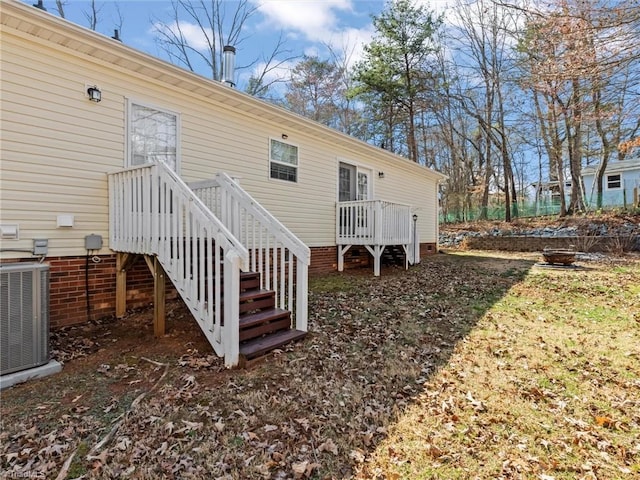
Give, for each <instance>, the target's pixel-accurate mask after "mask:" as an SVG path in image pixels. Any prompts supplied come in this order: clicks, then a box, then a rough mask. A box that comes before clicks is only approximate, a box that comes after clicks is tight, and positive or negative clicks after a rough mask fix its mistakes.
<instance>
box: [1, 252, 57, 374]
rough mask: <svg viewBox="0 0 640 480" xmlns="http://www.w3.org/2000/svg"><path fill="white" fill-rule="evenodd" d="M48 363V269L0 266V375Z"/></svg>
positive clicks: (21, 264) (37, 266)
mask: <svg viewBox="0 0 640 480" xmlns="http://www.w3.org/2000/svg"><path fill="white" fill-rule="evenodd" d="M47 362H49V266H48V265H45V264H41V263H10V264H2V265H0V375H5V374H7V373H13V372H18V371H20V370H26V369H28V368H32V367H38V366H40V365H44V364H45V363H47Z"/></svg>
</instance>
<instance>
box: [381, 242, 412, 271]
mask: <svg viewBox="0 0 640 480" xmlns="http://www.w3.org/2000/svg"><path fill="white" fill-rule="evenodd" d="M406 260H407V254H406V253H405V251H404V249H403V248H402V245H386V246H385V247H384V250H383V252H382V256H381V257H380V261H381V263H382V265H399V266H404V265H405V262H406Z"/></svg>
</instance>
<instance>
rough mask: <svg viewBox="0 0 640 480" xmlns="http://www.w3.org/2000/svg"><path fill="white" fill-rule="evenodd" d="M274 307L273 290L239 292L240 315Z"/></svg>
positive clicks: (274, 297) (274, 295)
mask: <svg viewBox="0 0 640 480" xmlns="http://www.w3.org/2000/svg"><path fill="white" fill-rule="evenodd" d="M275 306H276V292H274V291H273V290H258V289H255V290H246V291H244V292H240V313H241V314H242V313H247V312H251V311H254V310H263V309H265V308H273V307H275Z"/></svg>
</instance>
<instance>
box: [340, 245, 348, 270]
mask: <svg viewBox="0 0 640 480" xmlns="http://www.w3.org/2000/svg"><path fill="white" fill-rule="evenodd" d="M350 248H351V245H344V248H343V246H342V245H338V271H339V272H342V271H343V270H344V254H345V253H347V250H349V249H350Z"/></svg>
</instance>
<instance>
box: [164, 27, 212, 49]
mask: <svg viewBox="0 0 640 480" xmlns="http://www.w3.org/2000/svg"><path fill="white" fill-rule="evenodd" d="M152 31H156V32H163V33H165V34H167V35H172V34H173V35H175V36H176V37H179V36H180V34H179V33H178V32H181V34H182V36H183V37H184V39H185V40H186V43H187V44H188V45H189V46H190V47H193V48H195V49H196V50H199V51H201V52H204V51H207V50H208V49H209V41H208V40H207V36H208V37H209V38H213V32H212V31H211V30H210V29H209V30H207V31H206V35H205V32H204V31H203V30H202V28H200V26H199V25H196V24H194V23H190V22H185V21H180V22H174V23H172V24H163V23H154V24H153V27H152Z"/></svg>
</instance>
